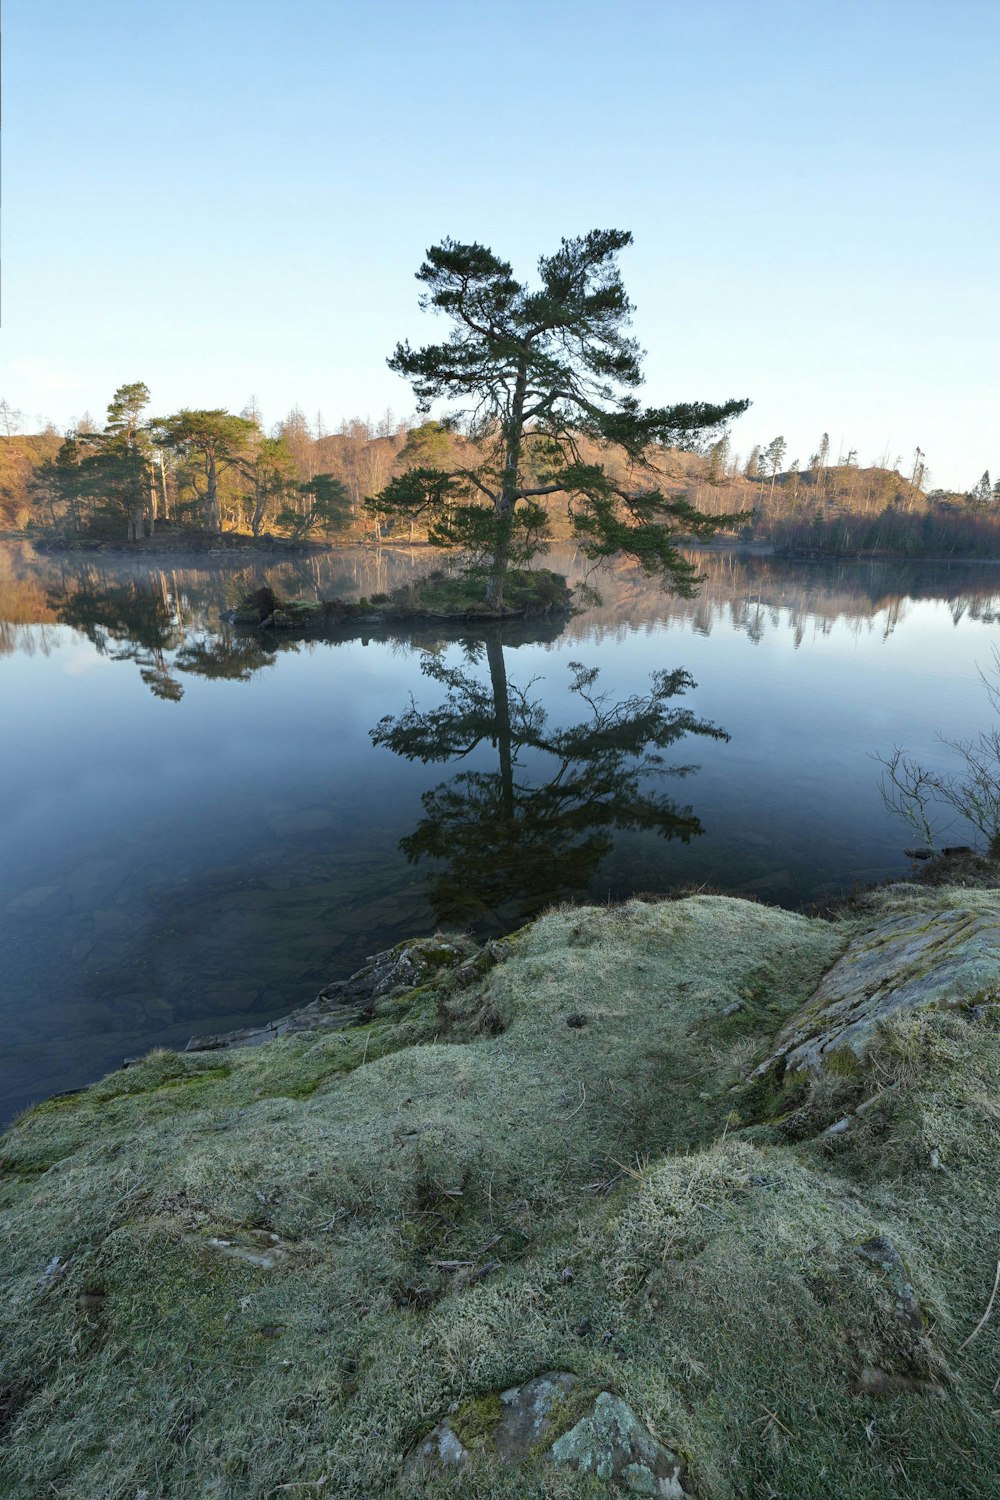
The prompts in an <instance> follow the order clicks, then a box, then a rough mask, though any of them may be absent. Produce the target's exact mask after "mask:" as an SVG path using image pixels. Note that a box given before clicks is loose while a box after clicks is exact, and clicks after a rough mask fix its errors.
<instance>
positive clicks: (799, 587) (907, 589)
mask: <svg viewBox="0 0 1000 1500" xmlns="http://www.w3.org/2000/svg"><path fill="white" fill-rule="evenodd" d="M690 556H691V557H692V558H693V560H694V561H695V562H696V563H697V565H698V567H699V569H700V570H701V572H702V574H703V575H704V578H705V582H704V583H703V584H702V587H701V592H700V593H699V594H698V596H697V597H696V598H695V599H678V598H676V597H673V596H671V595H667V594H664V593H663V592H662V591H661V590H660V589H659V587H658V586H657V584H656V583H655V582H654V581H651V580H649V579H646V578H643V576H642V574H641V573H640V571H639V570H638V569H637V568H636V567H634V566H633V565H628V564H619V565H618V566H616V567H615V568H613V569H610V570H607V571H605V572H602V573H600V574H596V575H593V576H592V578H591V582H592V583H593V584H595V585H596V587H597V588H598V590H599V592H600V594H601V596H602V601H603V602H602V603H601V604H598V605H595V606H593V607H591V608H589V609H588V610H587V611H586V613H585V614H582V615H579V616H578V617H577V618H576V619H575V620H572V621H571V622H570V624H569V626H568V631H567V633H568V635H569V636H571V637H582V636H586V637H587V638H588V639H591V640H593V639H601V638H603V637H611V638H614V637H623V636H625V635H626V634H628V633H629V632H630V631H633V630H636V629H641V628H643V627H645V626H649V625H651V624H653V623H654V622H664V623H669V622H671V621H677V622H683V623H685V624H687V625H689V626H690V628H692V629H693V630H695V631H697V632H698V633H699V634H702V635H709V634H711V632H712V630H713V629H714V628H715V627H716V626H726V627H728V628H729V629H734V630H738V631H742V632H744V633H745V634H747V635H749V636H750V637H751V638H752V639H760V638H761V637H762V636H763V635H764V634H765V632H767V631H768V630H774V629H780V628H783V629H790V630H792V631H793V632H794V634H795V636H796V643H798V641H800V640H801V639H802V638H803V636H804V634H805V631H806V629H807V628H810V629H819V630H821V631H822V632H823V633H826V632H828V631H829V630H831V629H832V628H833V626H834V625H835V624H837V623H842V624H847V625H848V626H851V625H852V624H853V626H854V627H855V628H856V629H857V630H861V629H863V628H865V627H866V626H867V627H869V628H871V627H872V626H877V628H878V629H879V630H880V631H881V632H882V633H883V634H886V635H888V634H890V633H891V631H892V630H893V629H894V627H895V626H896V624H897V623H898V622H899V621H900V620H902V619H903V618H904V617H905V614H906V609H907V605H908V604H909V602H910V601H914V600H924V599H926V600H943V601H946V602H947V603H948V604H949V606H950V608H951V611H952V614H953V616H954V618H955V619H956V620H958V619H961V618H962V617H963V616H967V617H968V618H969V619H973V620H980V621H982V623H983V624H992V623H994V622H995V621H996V619H997V618H998V617H1000V569H993V568H992V567H989V566H982V565H976V564H970V563H926V562H914V563H858V562H821V563H808V562H793V561H789V560H787V559H779V558H774V557H755V556H749V555H747V554H737V553H734V552H721V551H720V552H713V551H707V550H703V551H699V552H697V553H694V552H692V553H691V554H690ZM549 564H550V566H553V567H556V568H558V569H559V570H560V571H563V572H567V573H569V574H570V576H576V577H580V576H582V573H581V567H580V563H579V562H578V561H577V559H576V557H575V556H574V554H572V553H556V552H553V553H552V554H551V555H550V558H549Z"/></svg>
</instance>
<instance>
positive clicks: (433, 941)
mask: <svg viewBox="0 0 1000 1500" xmlns="http://www.w3.org/2000/svg"><path fill="white" fill-rule="evenodd" d="M470 946H471V945H470V944H469V943H468V942H463V941H462V940H461V939H459V938H443V937H433V938H418V939H415V940H412V941H410V942H407V943H398V944H397V945H396V947H395V948H387V949H385V950H384V952H382V953H374V954H372V955H371V956H370V958H369V959H368V962H367V963H366V964H365V965H364V967H363V968H361V969H358V970H356V971H355V973H353V974H352V975H351V976H350V978H349V979H338V980H335V981H334V983H333V984H329V985H327V986H326V987H325V989H322V990H320V992H319V994H318V995H317V997H316V1000H317V1002H318V1003H321V1004H322V1003H324V1002H329V1001H336V1003H337V1004H344V1003H345V1002H351V1001H354V1002H362V1003H364V1002H368V1004H369V1005H370V1004H373V1003H374V1002H375V1001H376V1000H381V999H385V998H387V997H390V996H392V995H400V994H403V993H405V991H406V990H412V989H415V988H416V987H417V986H418V985H421V984H426V983H427V982H428V980H430V979H431V978H433V976H434V975H435V974H439V973H441V972H442V971H443V970H447V969H456V968H460V966H464V964H465V963H467V962H478V961H479V959H480V957H481V955H478V954H476V953H474V952H473V953H472V955H471V957H470ZM484 967H485V968H488V967H489V964H488V963H487V964H486V965H485V966H484Z"/></svg>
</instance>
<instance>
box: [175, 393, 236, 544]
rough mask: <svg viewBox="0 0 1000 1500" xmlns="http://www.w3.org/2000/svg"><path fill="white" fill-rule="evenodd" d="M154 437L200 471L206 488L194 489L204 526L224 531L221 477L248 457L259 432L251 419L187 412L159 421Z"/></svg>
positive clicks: (215, 412) (214, 412) (213, 412)
mask: <svg viewBox="0 0 1000 1500" xmlns="http://www.w3.org/2000/svg"><path fill="white" fill-rule="evenodd" d="M152 430H153V437H154V440H155V442H156V443H157V445H158V446H159V447H162V448H167V449H170V450H172V451H173V452H174V453H177V454H180V455H181V456H183V457H185V458H189V459H192V460H193V461H194V463H195V465H196V466H197V468H198V469H200V471H201V476H202V478H203V481H204V488H199V487H198V486H197V485H196V486H195V489H196V493H197V495H198V499H199V501H200V502H201V505H202V508H203V512H204V519H205V525H206V527H207V528H208V529H209V530H210V531H221V529H222V519H221V515H220V512H219V475H220V472H221V471H223V470H224V469H227V468H229V467H231V466H232V465H234V464H237V463H238V462H239V461H240V459H242V458H244V457H245V456H246V455H247V451H248V449H249V447H250V444H251V441H252V439H253V436H254V434H255V433H257V432H258V430H259V429H258V428H257V425H256V423H255V422H253V421H252V420H251V419H250V418H248V417H237V416H234V415H233V413H232V412H228V411H224V410H221V409H219V408H216V409H213V410H211V411H206V410H199V411H191V410H189V409H187V408H184V409H183V410H182V411H179V412H176V413H175V414H174V415H173V416H170V417H157V418H156V419H155V421H154V423H153V428H152Z"/></svg>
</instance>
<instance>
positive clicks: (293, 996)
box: [0, 544, 1000, 1119]
mask: <svg viewBox="0 0 1000 1500" xmlns="http://www.w3.org/2000/svg"><path fill="white" fill-rule="evenodd" d="M552 564H553V565H554V566H558V567H560V568H561V569H562V570H563V571H573V570H574V569H575V567H576V562H575V559H574V557H573V555H572V554H569V555H560V554H554V555H553V558H552ZM428 565H429V563H428V559H427V555H426V553H420V552H415V553H413V554H412V555H403V554H389V553H383V554H381V555H380V556H376V555H374V554H372V553H362V552H358V553H339V554H334V555H331V556H326V557H323V558H320V559H317V558H310V559H309V560H308V561H305V562H302V563H301V565H297V564H296V565H293V564H289V563H287V562H282V563H281V564H280V565H276V566H275V567H274V568H272V569H267V568H265V567H263V566H259V567H256V568H255V569H254V570H253V571H252V572H250V571H243V572H237V571H236V570H234V569H233V568H231V567H230V568H228V569H227V570H226V571H222V570H219V569H217V570H213V569H212V568H206V567H199V568H198V569H193V568H191V569H189V568H186V567H185V568H177V569H174V568H164V569H162V570H160V569H151V568H149V567H142V568H141V569H140V568H132V567H130V566H128V565H126V564H121V563H115V562H112V561H108V560H105V559H101V560H100V561H88V562H80V561H74V562H70V561H66V560H61V559H59V560H57V559H54V558H51V557H49V558H42V557H36V556H35V555H34V554H33V553H32V552H31V550H30V549H29V548H27V547H23V546H17V545H12V544H8V545H6V546H2V545H0V712H2V718H3V726H4V735H3V765H4V775H3V778H2V783H0V848H2V851H3V859H2V861H0V942H2V949H0V951H2V969H0V1018H2V1024H3V1040H4V1046H3V1054H2V1055H3V1062H2V1064H0V1118H4V1119H6V1118H9V1117H10V1116H11V1114H13V1113H14V1112H15V1111H16V1110H17V1109H19V1108H20V1107H22V1106H23V1105H24V1104H26V1103H27V1102H29V1101H31V1100H32V1099H37V1098H40V1097H42V1096H44V1095H46V1094H49V1093H51V1092H54V1091H56V1090H60V1089H67V1088H73V1087H76V1086H78V1085H81V1084H83V1083H86V1082H87V1081H89V1080H91V1079H93V1078H95V1077H97V1076H99V1075H100V1074H102V1073H103V1072H105V1071H107V1070H108V1069H110V1068H112V1067H114V1066H116V1065H117V1064H118V1063H119V1062H120V1061H121V1059H122V1058H123V1057H125V1056H130V1055H135V1054H136V1053H138V1052H142V1051H145V1050H146V1049H148V1048H149V1047H151V1046H153V1045H155V1044H161V1043H162V1044H167V1045H176V1044H183V1043H184V1042H185V1041H186V1040H187V1039H188V1037H190V1036H191V1035H192V1034H196V1033H208V1032H213V1031H219V1030H225V1029H229V1028H232V1027H235V1026H240V1025H245V1024H247V1023H250V1022H254V1021H263V1020H265V1019H268V1018H272V1017H274V1016H278V1015H280V1014H282V1013H283V1012H285V1011H287V1010H288V1009H290V1008H291V1007H292V1006H295V1005H299V1004H302V1003H304V1002H305V1001H308V1000H310V999H312V997H313V996H314V994H315V992H316V990H317V989H318V988H319V987H320V986H321V985H322V984H324V983H326V982H327V981H329V980H331V979H334V978H338V977H341V976H343V975H346V974H348V973H350V972H351V971H352V970H353V969H355V968H356V967H358V965H359V964H360V963H362V962H363V961H364V958H365V956H366V955H367V954H370V953H373V952H374V951H376V950H377V949H378V948H382V947H385V946H387V945H389V944H391V943H393V942H395V941H398V940H399V939H400V938H402V937H404V936H406V935H408V934H412V933H417V932H426V931H429V930H432V929H433V927H434V926H435V925H436V924H437V923H444V924H446V925H447V924H451V925H458V926H461V927H471V928H472V929H473V930H475V931H477V932H480V933H483V932H489V931H497V930H504V929H507V928H510V927H511V926H513V925H515V924H516V923H517V922H519V921H520V920H522V919H523V918H524V916H525V915H527V914H528V913H530V912H531V911H534V910H537V909H538V908H539V907H540V906H542V905H544V904H546V903H547V902H549V901H551V900H553V899H558V898H561V897H569V896H575V897H591V898H594V899H598V900H606V899H608V898H611V899H618V898H621V897H625V896H627V895H629V894H630V893H633V892H636V891H647V892H654V891H663V890H667V889H669V888H670V887H672V886H675V885H677V884H678V883H681V882H695V883H699V884H700V883H702V882H706V883H710V884H711V885H713V886H721V887H724V888H727V889H730V890H733V891H737V892H746V893H752V894H753V895H755V896H757V897H758V898H761V899H764V900H767V901H777V902H782V903H785V904H791V905H798V904H802V903H804V902H808V901H812V900H816V899H819V898H822V897H824V896H827V895H831V894H834V893H837V892H839V891H842V890H844V889H845V888H847V887H849V886H850V885H852V884H853V883H855V882H858V881H871V880H876V879H879V878H882V877H886V876H891V875H896V874H903V873H905V871H906V870H907V868H908V861H907V860H906V858H905V857H904V855H903V852H902V850H903V846H904V845H906V844H907V843H908V842H910V841H911V840H910V839H909V837H908V835H907V833H906V831H905V830H904V829H903V828H902V827H901V826H899V825H898V824H896V823H895V821H894V820H893V819H892V818H891V817H890V816H889V815H888V814H887V813H886V812H885V811H884V809H883V807H882V805H881V802H880V799H879V795H878V790H877V772H878V767H877V766H876V765H875V763H874V762H873V761H872V759H871V755H872V753H873V752H874V751H876V750H879V749H882V750H885V749H887V748H889V747H891V745H892V744H893V743H894V742H898V743H902V744H905V745H906V746H907V748H908V749H910V750H911V751H913V752H915V753H916V754H917V755H918V756H920V757H922V758H924V759H925V760H926V761H928V762H930V763H931V764H935V765H944V764H947V763H948V756H949V752H948V751H947V750H946V748H945V747H943V746H942V745H941V743H940V742H939V740H938V739H937V734H938V731H944V732H946V733H947V734H948V735H949V736H950V737H956V736H960V735H962V734H969V733H973V732H975V731H976V730H977V729H978V728H979V727H980V725H981V723H982V722H983V721H984V718H985V713H986V699H985V694H984V693H983V691H982V688H981V685H980V684H979V681H978V678H977V665H979V666H985V665H987V664H988V663H989V661H990V653H991V649H992V645H993V642H994V640H995V639H996V637H997V628H996V627H997V619H998V613H1000V569H994V568H991V567H987V566H983V567H979V568H975V567H971V566H959V565H956V566H952V567H946V566H929V565H919V566H918V565H913V566H908V567H902V566H886V565H877V566H876V565H853V564H852V565H822V566H821V565H780V564H778V563H775V562H773V561H772V560H768V559H746V560H739V559H735V558H732V557H725V556H721V555H709V556H707V557H706V558H704V559H703V565H704V567H705V568H706V569H707V571H708V573H709V580H708V582H707V583H706V585H705V586H704V589H703V592H702V594H701V596H700V598H699V599H698V600H697V601H695V602H693V603H688V602H683V601H677V600H670V599H664V598H663V597H662V596H660V595H659V594H658V593H657V591H656V590H655V588H653V587H651V586H650V585H648V584H646V583H645V582H643V580H641V578H639V577H638V576H637V575H636V574H635V573H634V572H632V571H630V570H629V569H627V568H622V569H619V570H618V571H617V572H615V573H614V574H613V575H612V576H611V577H610V578H609V579H605V580H604V581H603V582H602V584H601V587H602V590H603V593H604V603H603V605H601V606H600V607H597V608H593V609H591V610H590V611H589V612H587V613H586V614H584V615H582V616H580V617H578V618H576V619H574V620H572V621H571V622H569V624H568V625H567V626H566V627H565V628H564V629H563V628H560V626H559V625H558V624H544V623H543V624H541V625H540V626H539V627H538V628H537V629H536V628H534V627H532V626H522V627H520V628H510V629H507V630H505V631H504V632H494V633H492V634H491V635H488V636H485V637H483V636H481V637H480V638H478V639H476V638H474V637H468V638H466V639H456V638H455V637H454V636H452V637H451V638H442V637H440V636H435V635H434V633H433V632H431V631H427V632H424V633H422V634H421V635H419V636H418V637H414V636H412V635H411V636H407V635H405V634H404V635H399V636H396V637H395V638H389V637H385V636H381V637H377V638H354V639H340V640H336V641H327V640H322V641H318V640H312V641H309V642H304V643H303V642H299V643H290V642H284V643H277V644H276V643H274V642H264V643H262V641H261V639H260V638H259V637H258V636H257V635H256V634H253V633H249V634H248V633H240V632H234V631H233V630H231V629H228V628H227V627H225V626H222V625H220V620H219V615H220V610H221V609H224V608H225V607H226V603H227V600H229V599H231V598H232V597H233V596H234V593H235V592H236V591H237V590H238V589H239V588H240V587H245V586H246V585H247V584H248V583H251V582H259V581H262V579H263V577H264V576H265V575H266V576H267V577H268V578H269V579H270V580H271V581H272V582H273V583H274V584H275V586H276V587H277V589H278V591H279V592H282V591H283V592H285V593H286V594H289V595H291V594H297V595H306V596H322V597H326V596H329V595H331V594H334V593H341V594H347V595H352V596H355V597H356V596H359V595H362V594H365V595H370V594H372V593H375V592H378V591H380V590H385V589H388V588H391V587H393V586H395V584H397V583H399V582H400V581H403V580H405V579H406V578H409V577H413V576H415V575H416V574H418V573H419V572H420V571H422V570H423V569H425V568H426V567H428ZM571 663H578V664H580V665H579V667H575V668H574V667H571V665H570V664H571ZM593 669H597V670H598V672H599V676H598V677H597V678H596V680H592V679H591V677H590V676H589V674H590V672H592V670H593ZM678 671H683V672H686V673H688V674H690V676H691V677H692V678H693V679H694V681H695V682H696V683H697V687H692V688H689V689H687V690H686V691H684V690H682V689H683V685H684V684H683V679H679V678H676V677H675V678H673V679H672V680H670V681H665V680H664V679H663V677H662V676H661V677H660V678H659V679H656V678H655V674H658V673H659V674H663V673H676V672H678ZM654 680H656V681H658V682H659V685H660V696H659V697H658V698H656V697H651V696H650V692H651V682H653V681H654ZM671 688H673V689H674V690H675V691H674V692H673V695H672V696H669V690H670V689H671ZM684 714H686V715H687V717H686V718H685V717H682V716H681V715H684ZM712 725H714V726H717V727H719V728H721V729H723V730H725V731H726V732H727V733H728V735H729V738H728V739H722V738H717V737H713V736H712V735H711V734H710V733H709V732H707V731H708V729H709V728H710V726H712ZM373 732H374V734H373ZM657 740H658V741H659V743H660V745H661V751H660V752H659V753H660V754H661V756H662V765H660V766H656V765H654V764H651V756H652V755H653V754H655V753H657V752H656V746H655V743H654V742H656V741H657ZM678 767H681V768H684V767H687V768H688V769H687V772H686V774H683V775H681V774H678V772H677V769H676V768H678ZM967 836H968V830H962V829H956V830H955V831H954V837H955V838H956V839H959V838H962V837H967Z"/></svg>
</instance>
